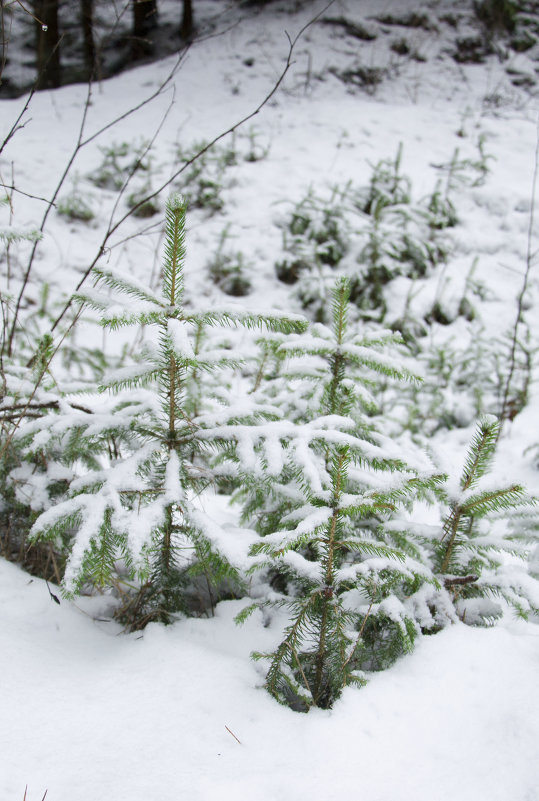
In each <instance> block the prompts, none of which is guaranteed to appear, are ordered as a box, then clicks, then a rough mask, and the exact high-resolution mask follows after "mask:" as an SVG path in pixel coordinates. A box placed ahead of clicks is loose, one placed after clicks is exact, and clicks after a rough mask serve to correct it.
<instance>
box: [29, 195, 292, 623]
mask: <svg viewBox="0 0 539 801" xmlns="http://www.w3.org/2000/svg"><path fill="white" fill-rule="evenodd" d="M185 211H186V204H185V200H184V199H183V198H182V197H181V196H179V195H174V196H172V198H171V199H170V200H169V202H168V204H167V212H166V221H167V225H166V244H165V259H164V269H163V275H164V277H163V292H162V294H161V295H159V294H156V293H155V292H154V291H153V290H152V289H151V288H149V287H146V286H144V285H143V284H141V283H139V282H138V281H136V280H135V279H133V278H131V277H130V276H127V275H124V274H122V273H119V272H117V271H115V270H106V269H100V268H96V269H95V272H94V276H95V278H96V279H97V281H98V283H101V284H105V285H106V286H107V287H109V288H110V289H112V290H113V297H112V298H111V297H109V296H108V295H106V294H102V293H101V292H99V291H97V290H87V291H86V292H85V293H84V294H81V295H80V300H81V301H83V302H84V303H86V304H88V305H90V306H92V307H93V308H94V309H97V310H98V311H99V312H100V314H101V318H102V324H103V325H104V326H105V327H107V328H108V329H109V330H111V331H114V330H116V329H118V328H122V327H125V326H137V327H138V326H140V325H144V326H146V328H147V330H149V331H153V332H154V336H153V339H152V340H151V341H150V342H148V344H147V346H146V349H145V351H144V353H143V357H142V359H141V360H140V361H138V362H137V363H135V364H134V365H132V366H130V367H125V368H123V369H117V370H114V371H111V372H110V373H109V374H108V375H107V374H106V375H105V377H104V380H103V384H102V390H103V391H104V392H105V391H112V392H113V393H117V397H114V396H110V397H108V398H107V400H106V401H105V403H104V404H103V406H102V407H101V408H94V409H93V410H91V413H89V414H87V413H85V412H80V413H78V414H74V413H72V410H69V414H62V412H64V411H65V409H63V408H60V410H59V411H60V414H54V415H49V416H47V417H45V418H42V419H40V420H38V421H36V422H35V423H34V424H33V426H32V425H28V426H27V427H26V428H25V432H24V433H25V436H26V437H27V438H29V439H30V442H29V444H28V451H29V453H30V452H32V451H34V452H35V451H36V449H37V448H38V447H40V446H41V445H42V444H46V445H47V446H48V447H53V444H54V445H55V447H58V449H59V450H60V451H62V449H63V453H64V459H65V461H66V462H68V463H69V464H70V465H71V466H72V467H73V468H75V475H74V476H73V479H72V480H71V481H70V484H69V489H68V491H67V497H66V498H65V499H64V500H63V501H62V502H60V503H57V504H55V505H54V506H51V507H50V508H48V509H46V511H44V512H43V513H42V514H41V515H40V517H39V518H38V520H37V521H36V522H35V524H34V526H33V529H32V536H33V538H34V540H35V541H41V540H48V541H56V540H57V539H58V538H66V537H67V539H68V540H69V547H70V556H69V560H68V563H67V567H66V572H65V576H64V580H63V590H64V593H65V595H66V596H68V597H69V596H72V595H73V594H75V593H77V592H79V591H80V590H81V588H82V587H83V585H84V584H85V583H88V582H89V583H91V584H94V585H97V586H103V585H106V584H109V583H111V582H112V581H114V578H115V575H116V570H117V566H118V560H121V561H122V562H123V569H124V571H126V572H127V574H128V575H129V576H130V577H131V578H135V579H137V580H138V581H139V582H140V584H141V586H140V590H139V593H138V595H137V596H136V598H135V600H134V602H133V605H132V606H131V608H130V612H129V614H130V617H131V623H132V624H133V625H144V623H146V622H147V621H148V620H150V619H160V620H164V621H166V620H168V619H169V618H170V615H171V614H172V613H174V612H176V611H178V610H181V609H185V607H186V594H185V592H184V590H185V585H186V583H187V582H188V581H189V580H190V578H191V577H192V576H193V575H199V574H202V575H204V576H205V577H206V578H207V579H208V581H209V582H211V581H215V582H217V583H218V582H221V581H228V582H229V587H230V586H231V585H234V586H237V585H238V583H239V577H238V574H237V572H236V571H235V570H234V568H233V567H232V566H231V565H230V564H229V563H228V561H227V559H226V557H225V556H224V555H223V553H222V552H221V550H220V544H219V543H218V542H217V540H219V538H220V537H221V536H222V537H223V538H224V539H225V540H226V536H225V535H224V534H223V533H222V531H221V529H220V527H219V525H218V524H216V523H215V522H213V521H210V520H209V519H208V518H207V516H206V515H205V514H204V513H203V511H202V509H201V507H200V504H197V495H198V494H199V493H200V491H201V490H203V489H204V488H206V487H207V486H208V485H210V484H211V483H212V482H213V481H214V477H215V473H214V471H212V469H211V468H210V466H209V459H208V458H207V455H208V454H209V453H210V452H211V451H212V449H213V448H215V447H216V443H217V442H218V436H217V433H212V430H213V429H214V427H215V418H216V416H215V414H214V415H212V414H209V417H208V416H207V417H206V418H205V417H204V415H202V414H200V410H198V409H197V408H196V406H197V404H196V401H194V399H193V398H192V397H191V398H190V397H189V395H188V389H189V387H190V386H191V385H192V384H193V383H194V375H195V374H200V373H202V372H210V373H214V372H215V371H216V370H218V369H219V368H222V367H225V366H231V365H232V366H234V365H235V364H236V361H237V360H236V358H235V357H232V356H231V355H230V352H229V351H228V352H227V351H226V350H224V349H223V348H221V349H214V350H209V351H208V350H202V351H201V350H200V348H198V347H197V342H198V344H200V338H201V328H203V327H205V326H209V327H212V326H216V325H233V326H234V325H239V326H246V327H256V326H266V327H267V328H269V329H274V330H283V331H292V330H296V331H299V330H302V329H303V328H304V322H303V320H301V319H299V318H292V317H290V316H287V315H279V314H275V315H273V316H272V315H260V314H255V313H249V312H241V311H234V310H230V309H216V308H214V309H211V310H208V311H201V312H196V311H188V310H187V308H186V307H185V306H184V300H183V293H184V288H183V261H184V254H185V242H184V240H185ZM122 296H123V297H122ZM195 339H196V340H197V341H196V342H195ZM196 350H199V352H198V353H197V352H196ZM124 390H125V391H124ZM199 400H200V398H199ZM205 411H206V412H207V409H206V410H205ZM243 411H244V412H245V410H243ZM217 417H218V418H220V419H222V420H224V421H225V422H229V420H230V418H233V419H238V411H237V409H232V408H231V409H228V410H227V409H226V408H223V407H222V406H221V407H220V408H219V410H218V415H217ZM216 432H218V428H217V429H216ZM83 453H84V454H87V455H91V456H92V460H91V461H88V462H87V463H86V465H85V466H86V470H85V471H79V472H78V474H77V471H76V467H77V462H79V466H80V456H79V457H78V456H77V454H83Z"/></svg>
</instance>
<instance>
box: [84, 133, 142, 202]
mask: <svg viewBox="0 0 539 801" xmlns="http://www.w3.org/2000/svg"><path fill="white" fill-rule="evenodd" d="M148 147H149V142H147V141H140V142H138V143H133V142H112V143H111V144H110V145H108V146H106V147H100V148H99V149H100V151H101V153H102V155H103V159H102V161H101V164H100V165H99V167H97V169H96V170H95V171H94V172H92V173H91V174H90V175H89V176H88V177H89V179H90V181H91V182H92V183H93V184H95V186H97V187H99V188H100V189H110V190H113V191H115V192H119V191H120V190H121V189H122V188H123V187H124V186H125V185H126V184H127V182H128V180H129V178H130V177H131V176H132V175H134V174H135V173H136V172H140V171H143V172H147V171H148V170H149V169H150V161H149V159H148V158H147V153H148Z"/></svg>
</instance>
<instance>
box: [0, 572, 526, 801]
mask: <svg viewBox="0 0 539 801" xmlns="http://www.w3.org/2000/svg"><path fill="white" fill-rule="evenodd" d="M0 570H1V581H0V603H1V606H2V610H3V615H2V617H3V622H2V627H1V628H0V668H1V673H2V677H3V687H4V688H5V689H4V691H3V692H2V716H1V719H0V743H1V745H2V752H1V753H2V757H1V764H2V771H1V773H0V788H1V792H2V796H3V797H5V798H16V799H18V798H20V799H22V796H23V793H24V787H25V785H26V784H28V798H29V799H30V801H35V799H37V800H38V801H40V799H41V798H42V795H43V793H44V791H45V789H48V794H47V798H52V799H55V800H56V801H69V799H73V798H76V799H77V801H93V799H95V798H112V797H118V798H130V799H137V801H139V799H140V801H142V800H143V799H148V798H159V799H163V801H176V799H178V798H182V797H187V798H190V799H194V800H195V801H210V799H214V798H215V797H216V796H217V795H218V796H219V797H220V798H222V799H223V801H234V799H237V798H238V797H240V796H241V795H245V796H252V797H255V798H257V799H258V800H259V801H275V799H281V798H283V799H288V798H290V799H297V801H311V799H313V798H327V799H328V801H338V799H341V798H346V797H356V794H360V795H361V796H362V797H366V798H368V799H369V801H394V799H396V798H398V799H401V801H432V799H436V801H454V799H455V798H459V799H461V801H476V799H485V801H486V799H489V801H507V799H508V798H511V799H515V801H517V799H518V801H536V799H537V798H538V789H537V788H538V787H539V768H538V765H537V759H536V756H537V754H536V745H537V737H538V735H539V722H538V720H537V714H536V710H537V705H538V703H539V689H538V687H537V680H536V677H537V666H538V665H537V662H538V653H539V651H538V649H539V640H538V636H539V629H537V627H536V626H531V625H524V624H512V625H510V626H507V627H497V628H493V629H489V630H477V629H472V628H469V627H466V626H464V625H463V624H460V623H459V624H455V625H454V626H451V627H450V628H449V629H446V630H444V631H442V632H441V633H439V634H437V635H435V636H432V637H427V638H425V639H423V640H422V641H420V643H419V645H418V646H417V648H416V650H415V652H414V653H413V654H412V655H410V656H408V657H406V658H405V659H402V660H401V661H400V662H399V663H398V664H396V665H395V666H394V667H393V668H392V669H391V670H390V671H387V672H385V673H381V674H379V675H377V676H376V677H375V678H374V679H372V680H371V681H370V683H369V684H368V685H367V686H366V687H365V688H364V689H362V690H360V691H358V690H354V689H347V690H345V692H344V694H343V696H342V698H341V699H340V700H339V701H338V702H337V704H336V705H335V707H334V709H333V710H332V711H331V712H327V711H320V710H313V711H312V712H310V713H309V715H299V714H297V713H294V712H292V711H290V710H288V709H285V708H284V707H281V706H279V705H278V704H276V703H275V701H273V700H272V699H271V698H270V697H269V696H268V695H266V694H265V693H264V692H263V691H262V690H261V689H259V688H258V686H257V685H259V684H260V681H261V678H260V675H259V672H258V668H257V666H256V665H255V664H254V663H252V662H251V661H250V660H249V651H250V650H251V648H252V647H253V645H256V647H257V648H259V649H260V650H262V649H263V648H270V647H271V646H272V645H275V643H276V632H275V631H274V630H273V629H272V628H271V627H270V628H269V629H265V628H263V627H261V626H260V613H255V614H254V615H253V616H252V617H251V618H250V619H249V620H248V621H247V622H246V623H245V624H244V625H243V626H242V627H237V626H236V625H235V624H234V623H233V617H234V615H235V614H236V613H237V612H238V611H239V610H240V608H241V602H237V601H230V602H224V603H221V604H220V605H219V607H218V609H217V615H216V617H215V618H213V619H210V620H185V621H182V622H180V623H177V624H176V625H174V626H171V627H168V628H163V627H160V626H158V625H154V624H152V625H151V626H149V627H148V628H147V629H146V631H145V632H144V634H143V635H141V634H140V633H137V634H132V635H122V634H120V632H119V629H118V627H117V626H116V625H115V624H113V623H106V624H105V623H99V622H94V621H93V620H92V619H91V618H90V617H88V614H87V613H86V612H85V606H86V602H87V601H88V599H85V598H82V599H80V601H79V602H77V604H76V605H72V604H67V603H62V604H61V606H58V605H57V604H55V603H52V602H51V600H50V598H49V596H48V593H47V592H46V588H45V587H44V585H43V584H42V583H41V582H39V581H36V580H33V581H32V580H31V579H29V577H28V576H27V575H26V574H24V573H23V572H21V571H20V570H19V569H18V568H17V567H14V566H13V565H10V564H6V563H2V564H1V565H0ZM88 608H91V607H90V606H89V607H88ZM91 612H92V614H96V613H97V614H98V610H96V609H95V608H93V609H91ZM98 616H99V615H98ZM225 727H228V728H229V729H230V730H231V731H232V732H233V733H234V734H235V735H236V737H238V739H239V740H240V741H241V745H240V744H238V743H237V742H236V740H235V739H234V738H233V736H232V735H231V734H229V732H228V731H227V729H226V728H225Z"/></svg>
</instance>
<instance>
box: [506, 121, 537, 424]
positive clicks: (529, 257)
mask: <svg viewBox="0 0 539 801" xmlns="http://www.w3.org/2000/svg"><path fill="white" fill-rule="evenodd" d="M538 175H539V118H538V120H537V130H536V140H535V162H534V168H533V178H532V188H531V204H530V217H529V221H528V238H527V245H526V269H525V271H524V278H523V281H522V287H521V290H520V293H519V295H518V298H517V313H516V317H515V324H514V326H513V331H512V335H511V350H510V354H509V370H508V371H507V378H506V381H505V387H504V392H503V401H502V407H501V411H500V427H499V429H498V436H497V438H496V439H499V438H500V436H501V433H502V428H503V425H504V423H505V420H506V419H507V417H508V411H509V406H510V403H511V401H510V397H509V396H510V393H511V383H512V381H513V376H514V374H515V370H516V358H517V348H518V344H519V328H520V326H521V324H522V323H523V312H524V298H525V297H526V293H527V291H528V286H529V281H530V274H531V268H532V262H533V259H534V253H533V250H532V246H533V228H534V225H535V198H536V190H537V179H538Z"/></svg>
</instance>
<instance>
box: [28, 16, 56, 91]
mask: <svg viewBox="0 0 539 801" xmlns="http://www.w3.org/2000/svg"><path fill="white" fill-rule="evenodd" d="M34 15H35V17H36V18H37V20H38V21H37V22H36V31H37V37H36V66H37V81H36V85H37V88H38V89H54V88H55V87H57V86H60V83H61V77H62V74H61V73H62V68H61V65H60V35H59V30H58V0H34Z"/></svg>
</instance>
